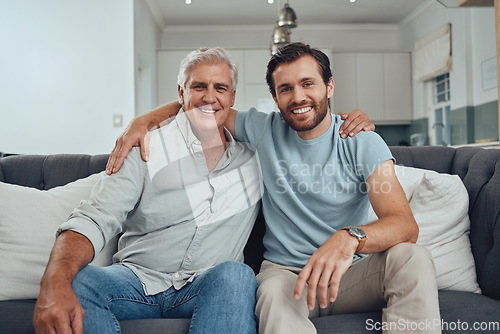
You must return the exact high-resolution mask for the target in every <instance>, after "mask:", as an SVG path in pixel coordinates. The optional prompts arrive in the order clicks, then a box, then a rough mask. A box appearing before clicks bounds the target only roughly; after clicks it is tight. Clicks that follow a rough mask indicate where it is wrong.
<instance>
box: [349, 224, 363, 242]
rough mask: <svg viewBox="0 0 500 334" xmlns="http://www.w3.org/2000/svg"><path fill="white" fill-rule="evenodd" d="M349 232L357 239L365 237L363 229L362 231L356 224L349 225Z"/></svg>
mask: <svg viewBox="0 0 500 334" xmlns="http://www.w3.org/2000/svg"><path fill="white" fill-rule="evenodd" d="M349 232H351V234H352V235H353V236H355V237H356V238H358V239H361V238H366V234H365V231H363V230H362V229H361V228H359V227H358V226H353V227H351V229H350V231H349Z"/></svg>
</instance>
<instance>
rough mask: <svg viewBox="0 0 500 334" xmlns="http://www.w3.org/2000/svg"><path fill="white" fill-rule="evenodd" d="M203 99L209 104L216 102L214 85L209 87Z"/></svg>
mask: <svg viewBox="0 0 500 334" xmlns="http://www.w3.org/2000/svg"><path fill="white" fill-rule="evenodd" d="M203 101H204V102H205V103H208V104H212V103H214V102H215V90H214V88H212V87H208V88H207V89H206V91H205V95H203Z"/></svg>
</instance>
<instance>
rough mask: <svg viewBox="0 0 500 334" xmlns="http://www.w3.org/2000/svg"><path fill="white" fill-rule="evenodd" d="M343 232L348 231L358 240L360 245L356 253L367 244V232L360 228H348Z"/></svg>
mask: <svg viewBox="0 0 500 334" xmlns="http://www.w3.org/2000/svg"><path fill="white" fill-rule="evenodd" d="M343 230H346V231H347V232H349V234H350V235H352V236H353V237H355V238H356V239H358V241H359V245H358V247H357V248H356V253H358V252H359V251H360V250H361V249H362V248H363V246H364V245H365V242H366V233H365V231H363V230H362V229H361V227H359V226H347V227H344V228H343Z"/></svg>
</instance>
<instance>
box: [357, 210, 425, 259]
mask: <svg viewBox="0 0 500 334" xmlns="http://www.w3.org/2000/svg"><path fill="white" fill-rule="evenodd" d="M361 228H362V229H363V231H365V233H366V237H367V238H366V242H365V244H364V246H363V248H362V249H361V250H360V251H359V252H360V253H363V254H373V253H380V252H383V251H385V250H387V249H389V248H391V247H392V246H395V245H397V244H400V243H403V242H409V243H415V242H416V241H417V238H418V225H417V223H416V222H415V219H414V218H413V215H405V214H395V215H391V216H387V217H383V218H380V219H378V220H376V221H374V222H372V223H370V224H368V225H364V226H361Z"/></svg>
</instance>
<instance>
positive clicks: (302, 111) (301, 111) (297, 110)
mask: <svg viewBox="0 0 500 334" xmlns="http://www.w3.org/2000/svg"><path fill="white" fill-rule="evenodd" d="M311 109H312V107H303V108H298V109H292V113H294V114H296V115H297V114H304V113H306V112H308V111H310V110H311Z"/></svg>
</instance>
